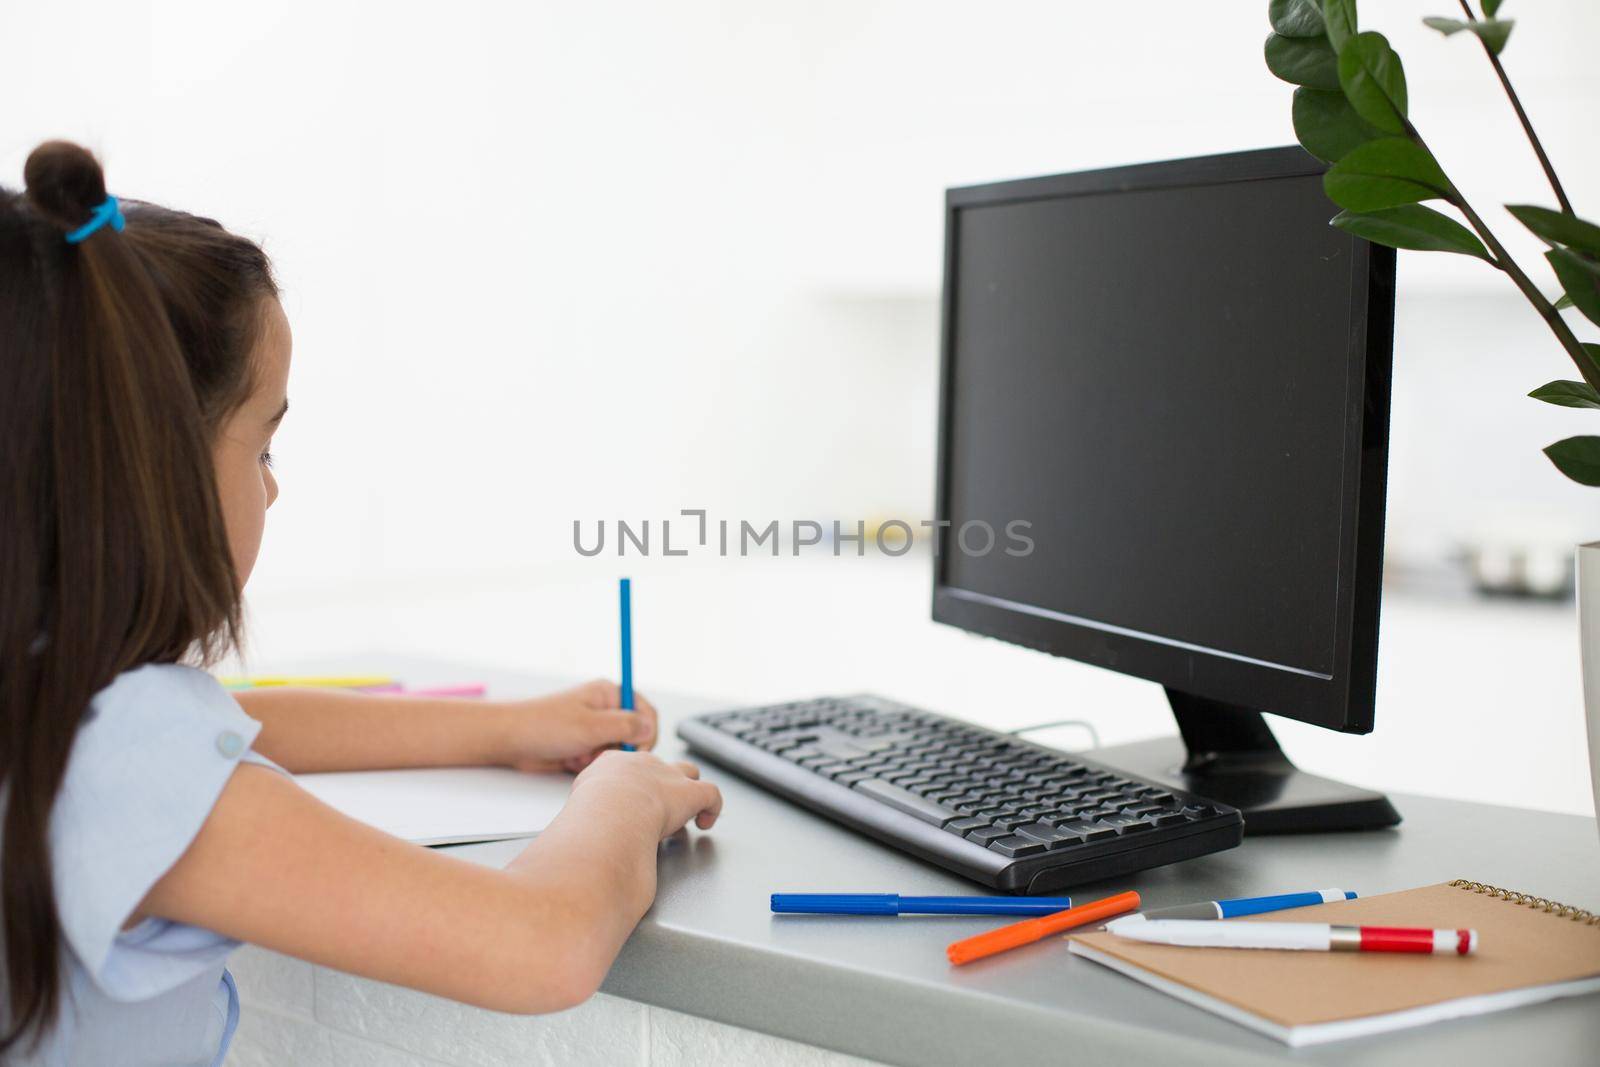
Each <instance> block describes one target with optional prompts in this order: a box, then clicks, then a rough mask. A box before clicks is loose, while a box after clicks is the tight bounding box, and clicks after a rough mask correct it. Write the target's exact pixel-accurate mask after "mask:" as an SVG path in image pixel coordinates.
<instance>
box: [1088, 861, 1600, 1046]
mask: <svg viewBox="0 0 1600 1067" xmlns="http://www.w3.org/2000/svg"><path fill="white" fill-rule="evenodd" d="M1222 921H1224V922H1239V921H1243V920H1238V919H1234V920H1222ZM1248 921H1249V922H1325V923H1351V924H1357V925H1360V924H1365V925H1369V926H1425V927H1456V928H1460V927H1470V928H1472V929H1475V930H1477V931H1478V937H1479V944H1478V952H1477V954H1475V955H1473V956H1468V957H1464V958H1463V957H1438V956H1410V955H1399V954H1395V955H1390V954H1387V953H1368V952H1288V951H1271V950H1260V949H1204V948H1177V947H1174V946H1171V945H1152V944H1148V943H1145V942H1141V941H1132V940H1129V939H1127V938H1120V937H1117V936H1116V935H1115V934H1111V933H1107V932H1105V931H1103V930H1101V931H1096V932H1094V933H1087V934H1074V935H1072V936H1071V937H1070V938H1069V941H1070V947H1071V950H1072V952H1073V953H1074V954H1075V955H1079V956H1083V957H1086V958H1088V959H1091V960H1094V961H1095V962H1096V963H1101V964H1104V965H1105V966H1107V967H1110V968H1112V969H1114V970H1117V971H1121V972H1122V973H1123V974H1125V975H1128V976H1129V977H1130V978H1134V979H1137V980H1138V981H1140V982H1143V983H1144V984H1146V985H1148V986H1151V987H1152V988H1155V989H1159V990H1161V991H1162V992H1163V993H1167V994H1169V995H1171V996H1174V997H1177V998H1178V999H1180V1000H1184V1001H1187V1002H1188V1003H1190V1004H1193V1005H1195V1006H1197V1007H1200V1008H1204V1009H1205V1010H1207V1011H1210V1012H1213V1013H1215V1014H1217V1015H1220V1016H1222V1017H1223V1018H1226V1019H1231V1020H1232V1021H1234V1022H1236V1023H1239V1024H1241V1025H1243V1026H1248V1027H1249V1028H1250V1029H1252V1030H1257V1031H1260V1032H1261V1033H1263V1034H1266V1035H1267V1036H1269V1037H1274V1038H1277V1039H1278V1040H1279V1041H1282V1042H1284V1043H1285V1044H1288V1045H1294V1046H1299V1045H1314V1044H1320V1043H1322V1042H1326V1041H1340V1040H1343V1039H1345V1038H1349V1037H1360V1036H1364V1035H1367V1034H1378V1033H1383V1032H1385V1031H1389V1030H1400V1029H1404V1028H1406V1027H1410V1026H1421V1025H1424V1024H1426V1023H1432V1022H1438V1021H1441V1020H1444V1019H1454V1018H1460V1017H1462V1016H1467V1015H1481V1014H1485V1013H1487V1012H1492V1011H1503V1010H1505V1009H1507V1008H1516V1007H1521V1006H1522V1005H1524V1004H1537V1003H1539V1002H1541V1001H1546V1000H1554V999H1556V998H1558V997H1574V996H1579V995H1582V994H1585V993H1594V992H1600V916H1596V915H1593V914H1591V913H1590V912H1587V911H1583V910H1581V909H1578V908H1573V907H1569V906H1567V905H1564V904H1558V903H1556V902H1554V901H1549V900H1544V899H1542V898H1540V897H1532V896H1528V895H1526V894H1523V893H1513V892H1509V891H1506V890H1501V889H1496V888H1494V887H1493V886H1487V885H1483V884H1481V883H1478V882H1468V881H1454V882H1448V883H1444V884H1441V885H1432V886H1426V887H1424V888H1421V889H1409V890H1406V891H1405V892H1403V893H1385V894H1382V895H1380V896H1375V897H1363V898H1361V899H1359V900H1341V901H1336V902H1335V903H1332V904H1319V905H1316V906H1314V907H1309V908H1295V909H1293V910H1291V911H1281V912H1276V913H1274V914H1271V915H1257V916H1252V917H1251V918H1250V919H1249V920H1248Z"/></svg>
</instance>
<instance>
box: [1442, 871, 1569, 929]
mask: <svg viewBox="0 0 1600 1067" xmlns="http://www.w3.org/2000/svg"><path fill="white" fill-rule="evenodd" d="M1450 885H1451V886H1452V887H1453V888H1455V889H1470V890H1472V891H1473V892H1474V893H1479V894H1482V895H1485V896H1491V897H1494V898H1495V899H1496V900H1504V901H1507V902H1509V903H1512V904H1520V905H1522V906H1523V907H1528V908H1533V909H1535V910H1537V911H1542V912H1545V913H1547V914H1549V915H1555V916H1557V917H1559V918H1562V919H1571V920H1572V921H1573V922H1575V923H1582V924H1583V925H1585V926H1600V915H1596V914H1595V913H1594V912H1592V911H1585V910H1584V909H1582V908H1574V907H1573V906H1572V905H1571V904H1562V903H1561V902H1560V901H1556V900H1546V899H1545V898H1544V897H1536V896H1531V895H1529V894H1527V893H1518V892H1515V891H1513V890H1510V889H1497V888H1495V887H1494V886H1492V885H1485V884H1484V883H1482V882H1470V881H1468V880H1467V879H1465V878H1457V879H1456V880H1455V881H1453V882H1451V883H1450Z"/></svg>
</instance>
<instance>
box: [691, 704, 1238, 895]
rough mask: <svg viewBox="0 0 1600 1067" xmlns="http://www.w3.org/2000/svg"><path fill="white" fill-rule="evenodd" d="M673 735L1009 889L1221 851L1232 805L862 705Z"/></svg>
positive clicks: (978, 730) (959, 727)
mask: <svg viewBox="0 0 1600 1067" xmlns="http://www.w3.org/2000/svg"><path fill="white" fill-rule="evenodd" d="M678 736H679V737H681V738H683V740H684V741H686V742H688V744H689V747H690V748H691V749H693V750H694V751H696V752H698V753H700V754H702V755H704V756H705V757H706V758H707V759H709V760H711V761H712V762H714V763H717V764H720V765H721V766H723V767H726V768H727V769H729V770H731V771H735V772H737V773H738V774H740V775H742V776H743V777H745V778H749V779H750V780H752V781H754V782H755V783H756V784H758V785H760V786H762V787H764V788H766V789H769V790H771V791H772V792H774V793H777V794H779V795H781V796H784V797H787V798H789V799H790V800H793V801H796V802H798V803H800V804H803V805H805V806H806V807H808V808H810V809H812V810H813V811H817V812H820V813H821V814H823V815H826V816H828V817H829V818H831V819H834V820H837V821H838V822H841V823H844V824H845V825H846V826H849V827H852V828H854V829H856V830H859V831H861V832H863V833H866V834H870V835H871V836H873V837H875V838H877V839H878V840H880V841H883V842H886V843H887V844H890V845H893V846H894V847H896V848H899V849H902V850H904V851H906V852H909V853H911V854H913V855H915V856H920V857H921V858H922V859H925V860H929V861H931V862H933V863H937V864H938V865H939V866H941V867H946V868H948V869H950V870H952V871H955V872H956V873H957V874H960V875H964V876H966V877H968V878H971V879H972V880H974V881H977V882H981V883H983V884H984V885H987V886H993V887H994V888H996V889H999V890H1003V891H1005V892H1008V893H1035V894H1038V893H1048V892H1051V891H1053V890H1056V889H1059V888H1062V887H1064V886H1071V885H1078V884H1080V883H1083V882H1095V881H1101V880H1103V879H1107V878H1114V877H1116V876H1118V875H1123V874H1128V873H1130V872H1132V871H1141V870H1145V869H1147V868H1150V867H1159V866H1161V865H1163V864H1167V863H1175V862H1177V861H1178V860H1186V859H1192V858H1194V857H1196V856H1203V855H1206V854H1207V853H1210V852H1219V851H1221V850H1223V849H1227V848H1233V847H1234V846H1235V845H1237V844H1238V843H1239V842H1240V840H1241V839H1242V838H1243V836H1244V820H1243V818H1242V817H1241V816H1240V814H1239V812H1238V811H1237V810H1235V809H1233V808H1230V807H1226V806H1224V805H1221V804H1217V803H1215V802H1213V801H1210V800H1206V799H1204V798H1202V797H1197V796H1194V795H1193V794H1190V793H1182V792H1176V791H1174V790H1171V789H1168V788H1166V787H1165V786H1161V785H1158V784H1156V783H1153V782H1146V781H1141V780H1139V779H1136V778H1130V777H1128V776H1126V775H1124V774H1121V773H1119V772H1117V771H1113V770H1111V769H1109V768H1106V767H1102V766H1100V765H1098V764H1096V763H1094V762H1093V761H1092V760H1086V759H1083V758H1081V757H1079V756H1068V755H1066V754H1064V753H1062V752H1059V751H1057V750H1055V749H1050V748H1045V747H1043V746H1041V745H1035V744H1033V743H1031V742H1028V741H1023V740H1021V739H1020V738H1016V737H1013V736H1010V735H1008V734H1002V733H997V732H995V731H993V730H985V729H983V728H982V727H979V726H973V725H971V724H969V723H964V722H961V721H959V720H956V719H950V718H946V717H944V716H942V715H935V714H933V713H931V712H926V711H920V710H918V709H916V708H909V707H906V706H904V705H902V704H896V703H894V702H893V701H888V700H883V699H880V698H878V697H872V696H851V697H824V698H820V699H817V700H801V701H795V702H794V703H790V704H774V705H772V706H771V707H764V708H746V709H742V710H738V711H721V712H716V713H713V714H710V715H702V716H699V717H698V718H694V719H689V720H686V721H684V722H683V723H681V724H680V725H679V726H678Z"/></svg>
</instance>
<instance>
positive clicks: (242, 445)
mask: <svg viewBox="0 0 1600 1067" xmlns="http://www.w3.org/2000/svg"><path fill="white" fill-rule="evenodd" d="M292 344H293V340H292V338H291V337H290V334H289V320H288V318H286V317H285V316H284V314H283V305H281V304H279V303H278V301H276V300H274V299H271V298H268V299H267V300H266V301H265V302H264V303H263V306H262V327H261V337H260V340H259V341H258V342H257V345H256V351H255V352H254V353H252V354H251V360H252V370H253V373H254V377H255V391H254V392H252V393H251V394H250V397H249V399H247V400H246V401H245V402H244V403H243V404H241V405H240V406H239V408H238V409H237V410H236V411H234V413H233V414H232V415H231V416H229V417H228V421H227V422H225V423H223V424H222V430H221V432H220V433H219V434H218V435H217V441H216V444H215V446H214V447H213V449H212V461H213V462H214V463H215V465H216V471H217V495H218V496H219V497H220V498H221V501H222V519H223V522H224V524H225V525H226V526H227V528H228V548H229V549H230V551H232V553H233V567H234V570H235V572H236V573H237V574H238V576H239V585H240V586H241V587H243V585H244V583H245V582H246V581H247V580H248V579H249V577H250V571H251V570H252V569H253V568H254V567H255V565H256V555H257V553H259V552H260V551H261V532H262V530H263V529H265V527H266V524H267V509H268V508H270V507H271V506H272V502H273V501H274V500H276V499H278V480H277V479H276V478H274V477H273V476H272V454H271V451H270V450H271V447H272V435H273V434H274V433H276V432H277V430H278V424H279V423H281V422H282V421H283V416H284V413H285V412H287V411H288V410H289V396H288V389H289V353H290V348H291V347H292Z"/></svg>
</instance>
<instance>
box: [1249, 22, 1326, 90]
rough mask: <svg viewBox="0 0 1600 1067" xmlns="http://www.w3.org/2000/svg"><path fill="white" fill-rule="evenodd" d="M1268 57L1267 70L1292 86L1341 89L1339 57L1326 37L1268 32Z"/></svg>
mask: <svg viewBox="0 0 1600 1067" xmlns="http://www.w3.org/2000/svg"><path fill="white" fill-rule="evenodd" d="M1266 56H1267V69H1268V70H1270V71H1272V73H1273V74H1276V75H1277V76H1278V77H1280V78H1282V79H1283V80H1284V81H1286V82H1289V83H1290V84H1292V85H1309V86H1311V87H1312V88H1313V89H1337V88H1339V59H1338V57H1337V56H1335V55H1334V54H1333V49H1332V48H1330V47H1328V42H1327V39H1326V38H1321V37H1283V36H1280V35H1279V34H1276V33H1274V34H1269V35H1268V37H1267V45H1266Z"/></svg>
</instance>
